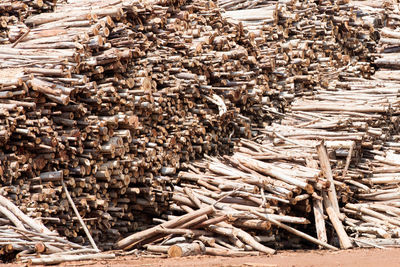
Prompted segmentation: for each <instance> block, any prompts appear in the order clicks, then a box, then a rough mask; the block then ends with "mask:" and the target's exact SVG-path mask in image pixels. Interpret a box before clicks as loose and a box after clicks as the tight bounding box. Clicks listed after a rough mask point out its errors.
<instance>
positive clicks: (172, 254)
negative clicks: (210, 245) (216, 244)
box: [168, 241, 206, 258]
mask: <svg viewBox="0 0 400 267" xmlns="http://www.w3.org/2000/svg"><path fill="white" fill-rule="evenodd" d="M205 250H206V247H205V246H204V244H203V243H202V242H200V241H195V242H193V243H181V244H176V245H173V246H171V247H170V248H169V249H168V257H169V258H176V257H186V256H193V255H200V254H203V253H204V252H205Z"/></svg>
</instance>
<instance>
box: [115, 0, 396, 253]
mask: <svg viewBox="0 0 400 267" xmlns="http://www.w3.org/2000/svg"><path fill="white" fill-rule="evenodd" d="M221 2H222V1H220V3H221ZM231 2H232V3H242V4H243V6H245V7H246V8H248V7H249V6H250V3H251V4H252V5H253V4H254V3H256V2H257V3H260V5H261V6H262V7H259V8H258V12H257V9H255V10H252V14H260V16H258V17H256V16H255V15H253V17H252V18H254V17H256V18H257V19H254V20H253V19H248V20H247V19H245V16H244V14H246V13H250V11H249V10H248V9H244V10H243V11H240V12H238V13H234V12H233V11H237V10H240V9H238V8H237V7H236V5H233V6H232V8H230V9H231V10H233V11H232V12H231V13H230V14H231V15H230V16H231V17H234V16H233V15H232V14H237V16H236V17H237V20H241V21H242V22H244V21H246V20H247V21H246V23H244V25H246V24H247V26H245V27H249V28H253V29H256V30H257V32H258V30H259V29H260V28H262V27H263V26H259V24H262V25H265V24H268V23H272V21H271V22H267V21H268V20H267V19H264V18H262V15H261V14H265V13H262V12H260V9H264V11H265V10H268V4H270V1H260V2H258V1H254V2H250V1H248V2H246V1H231ZM223 3H225V4H226V5H227V6H228V3H230V1H224V2H223ZM246 3H248V5H247V4H246ZM380 4H381V5H380V6H378V3H376V2H368V1H365V2H364V1H360V2H359V1H356V2H352V3H350V4H349V5H350V9H351V6H355V7H353V8H354V9H356V10H359V11H358V12H356V14H357V17H358V19H360V20H362V21H363V22H364V23H365V25H364V26H363V29H365V30H367V31H370V32H371V33H372V35H371V36H370V38H372V39H371V40H368V41H367V43H366V47H368V46H370V47H372V43H371V42H372V41H374V40H377V41H379V42H378V46H377V50H376V51H373V50H372V51H371V50H370V49H368V51H369V52H365V53H364V54H360V55H356V54H352V56H353V60H354V58H356V57H357V58H358V59H365V60H366V61H365V62H356V63H355V64H349V65H348V66H345V67H343V68H339V69H336V71H335V69H334V68H332V69H330V70H329V68H328V69H325V71H326V72H325V71H322V72H321V77H323V78H324V81H325V84H321V86H316V87H314V89H313V90H312V91H310V90H305V91H304V93H302V92H301V90H300V91H297V93H296V94H295V96H294V101H293V102H292V103H291V105H290V106H289V107H288V108H287V111H288V112H285V113H284V114H280V115H281V119H280V120H279V121H276V122H274V123H272V124H271V125H268V126H266V127H263V128H258V129H257V131H258V133H259V135H258V136H255V137H254V138H252V140H246V139H242V140H240V141H239V143H238V145H237V147H236V148H235V153H234V154H233V155H229V156H228V155H225V156H223V157H208V158H207V159H205V160H202V161H198V162H192V163H190V164H185V165H184V167H185V170H182V171H181V172H179V174H178V178H179V180H178V185H176V186H175V187H174V194H173V201H174V204H173V205H171V209H170V212H169V213H167V214H165V215H164V216H163V218H162V219H161V220H160V219H155V222H158V223H160V224H159V225H158V226H155V227H153V228H151V229H148V230H145V231H143V232H139V233H136V234H133V235H131V236H129V237H127V238H125V239H123V240H121V241H119V242H118V243H117V247H119V248H124V249H130V248H133V247H144V248H146V249H147V251H149V252H150V253H159V254H162V255H168V256H169V257H180V256H186V255H197V254H208V255H223V256H235V255H236V256H241V255H258V254H259V253H274V250H273V249H277V248H278V249H279V248H304V247H307V246H308V245H307V244H309V245H310V244H314V246H319V247H324V248H329V249H337V248H339V247H340V248H351V247H375V248H384V247H396V246H397V247H398V246H399V245H400V233H399V231H398V229H399V228H398V227H399V225H400V209H399V200H400V194H399V189H398V185H399V179H398V173H399V171H400V169H399V166H400V161H399V155H398V151H399V147H400V143H399V141H400V138H399V135H398V131H399V117H398V116H399V114H400V113H399V111H400V108H399V105H398V88H397V87H398V86H397V84H398V81H399V73H398V59H397V54H396V53H397V52H398V51H399V50H398V45H399V44H400V43H398V40H399V39H400V35H398V31H396V30H395V29H396V27H397V26H396V25H397V24H396V19H397V16H396V13H394V12H395V11H394V10H395V9H394V7H393V6H390V5H389V6H387V3H383V2H380ZM234 7H235V8H234ZM251 7H254V6H251ZM339 9H340V10H346V9H344V8H339ZM329 10H332V9H329ZM385 11H387V12H385ZM227 13H228V12H227ZM300 13H301V12H300ZM239 14H240V15H239ZM301 14H302V13H301ZM337 19H338V18H336V20H337ZM259 20H263V22H262V23H260V21H259ZM254 21H256V22H254ZM357 23H359V22H355V21H352V20H351V19H350V20H348V21H347V23H346V24H345V25H347V26H350V25H356V24H357ZM310 28H311V29H315V27H310ZM372 29H374V30H373V31H372ZM367 31H366V32H367ZM366 32H363V31H360V32H359V34H360V35H361V36H365V33H366ZM385 37H390V40H388V39H387V38H385ZM289 39H290V37H289ZM379 39H380V40H379ZM353 48H355V47H353ZM345 49H346V48H345ZM347 49H349V50H350V49H351V47H347ZM307 51H308V50H307ZM335 51H337V50H335ZM351 53H357V51H353V52H351ZM279 55H280V53H278V56H279ZM330 59H332V58H330ZM351 61H352V60H350V61H349V63H351ZM328 70H329V71H328ZM324 75H326V76H324ZM329 77H332V79H327V78H329ZM296 88H297V89H299V87H296ZM294 92H295V91H294ZM276 114H278V112H276ZM253 129H254V128H253ZM205 215H206V216H205ZM326 221H329V223H327V222H326ZM280 228H283V229H280ZM288 232H289V233H290V234H288ZM246 233H247V234H249V233H250V236H248V235H246ZM306 242H307V243H306Z"/></svg>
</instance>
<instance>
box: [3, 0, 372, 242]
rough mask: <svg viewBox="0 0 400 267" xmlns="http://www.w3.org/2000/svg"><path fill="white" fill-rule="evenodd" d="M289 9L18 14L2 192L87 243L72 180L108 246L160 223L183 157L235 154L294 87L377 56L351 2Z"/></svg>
mask: <svg viewBox="0 0 400 267" xmlns="http://www.w3.org/2000/svg"><path fill="white" fill-rule="evenodd" d="M14 2H15V3H17V2H18V1H13V2H12V3H14ZM19 2H32V1H19ZM37 2H42V1H37ZM50 2H51V1H44V3H50ZM275 6H276V5H274V7H275ZM277 7H278V8H276V9H275V8H274V9H271V8H270V7H267V9H268V10H272V11H271V12H267V13H266V14H267V15H265V16H267V17H263V18H261V19H260V20H261V21H260V22H259V23H254V20H251V21H252V23H253V24H255V25H252V23H245V22H243V23H239V24H237V22H238V20H239V21H240V20H242V21H243V20H245V16H242V14H241V13H239V15H238V16H236V17H239V19H233V21H230V20H231V18H232V15H230V16H228V15H227V14H223V15H221V12H220V9H218V8H217V7H216V6H215V4H214V3H213V2H209V1H200V0H196V1H188V2H185V1H172V0H171V1H154V2H148V1H135V0H123V1H94V0H79V1H68V2H67V3H63V4H60V5H59V6H57V8H56V11H55V12H54V13H42V14H38V15H33V16H29V17H26V18H25V15H24V14H25V13H24V12H21V13H18V12H17V13H15V14H14V13H12V12H11V11H8V12H10V16H11V17H12V16H16V19H15V20H16V22H18V25H20V26H21V27H19V26H18V27H14V28H10V27H8V26H7V27H6V28H5V29H4V30H3V28H2V29H1V37H0V38H3V39H1V40H2V41H1V42H2V43H3V45H2V46H0V59H1V61H0V88H1V91H0V115H1V117H2V120H1V123H0V145H1V148H2V151H1V152H0V160H1V164H2V165H1V166H2V167H1V169H0V170H1V171H0V178H1V181H2V188H3V193H4V194H6V195H7V197H8V198H9V199H12V200H13V201H14V203H16V204H17V205H18V206H19V207H20V208H21V209H22V210H23V211H25V212H27V213H29V214H30V215H31V216H34V217H40V218H42V220H43V221H44V222H45V223H46V224H48V225H49V227H50V228H51V229H52V230H53V229H54V230H57V231H59V232H60V233H61V234H63V235H65V236H67V237H69V238H70V239H71V240H73V241H75V242H84V238H83V237H82V235H81V234H82V228H81V227H82V226H81V224H80V223H79V216H77V215H76V214H75V213H74V212H73V208H72V207H71V205H70V203H69V202H68V201H67V196H66V194H65V192H64V190H63V188H62V182H64V183H65V184H66V186H67V187H68V190H69V191H70V192H71V196H72V198H73V200H74V203H75V205H76V207H77V209H78V210H79V213H80V216H82V217H83V220H84V221H85V223H86V225H87V228H89V231H90V233H91V234H92V236H93V238H94V240H95V241H100V240H102V241H105V242H102V246H103V248H110V247H111V246H112V245H113V242H114V240H116V239H118V238H120V237H121V235H126V234H128V233H130V232H133V231H137V230H141V229H143V228H144V227H147V226H148V224H151V223H152V221H151V217H154V216H156V215H160V214H166V213H167V211H168V210H169V205H170V204H171V203H170V200H171V199H172V198H173V197H174V196H175V194H174V192H175V191H174V190H173V189H172V188H173V184H176V182H177V180H178V177H173V175H174V174H175V173H176V172H177V170H178V169H180V168H181V163H182V162H186V161H189V160H193V159H195V158H198V157H201V156H202V155H204V154H207V155H215V154H218V153H221V154H229V153H231V152H232V151H233V141H232V140H233V138H234V137H237V136H247V137H250V136H251V130H252V128H251V127H254V126H263V125H264V124H265V122H268V121H267V120H266V119H267V118H270V117H276V116H278V117H279V116H280V113H279V110H283V109H285V108H286V107H287V106H288V104H287V102H288V101H291V100H292V99H293V97H294V96H295V95H302V94H306V93H307V91H308V89H310V88H311V87H316V88H318V87H321V88H325V87H327V85H325V83H324V79H323V78H326V77H328V76H323V75H325V74H324V73H326V72H329V75H330V76H332V77H336V76H337V75H338V73H339V72H340V70H341V69H340V68H339V67H341V66H344V65H346V64H348V63H349V62H350V61H351V60H350V59H352V58H353V59H357V60H358V59H361V60H368V58H369V56H368V52H369V49H370V46H371V45H372V42H371V40H372V39H371V38H372V37H371V35H368V34H367V33H369V32H370V30H371V28H368V27H367V28H365V26H364V24H363V22H362V21H355V20H354V19H353V15H352V14H353V13H352V12H351V8H350V7H349V6H348V5H345V4H343V5H336V4H334V3H331V2H324V3H323V5H318V4H317V3H316V2H315V3H314V2H310V3H309V6H307V5H306V4H302V3H297V4H296V3H294V2H290V3H287V4H282V5H278V6H277ZM29 10H30V9H29V8H28V11H29ZM299 11H301V12H299ZM335 11H340V12H342V13H343V14H342V13H341V16H342V17H343V18H345V19H340V18H339V17H336V15H334V14H335ZM33 13H40V12H33ZM13 14H14V15H13ZM315 14H319V15H318V16H314V15H315ZM18 16H20V18H19V17H18ZM228 17H230V18H228ZM302 21H305V22H306V24H303V23H302ZM322 22H323V25H320V24H321V23H322ZM307 25H308V26H307ZM356 33H357V34H356ZM339 37H340V38H339ZM338 39H340V41H338ZM350 46H357V47H358V48H359V49H358V50H353V49H351V48H352V47H350ZM311 48H312V49H311ZM303 50H306V52H304V51H303ZM307 51H309V52H308V53H307ZM364 67H365V68H364ZM354 69H355V70H357V71H359V72H360V73H364V72H365V73H368V71H369V65H368V64H361V63H359V64H355V66H354ZM335 75H336V76H335ZM276 108H278V110H277V109H276ZM253 130H255V128H253ZM171 176H172V177H171ZM206 182H207V181H206ZM228 184H229V183H228ZM214 187H215V185H214ZM281 187H282V188H283V189H285V190H283V189H282V190H283V191H282V192H285V193H286V194H290V192H292V191H291V190H295V189H296V190H295V191H294V192H297V193H299V192H298V191H299V189H297V185H293V184H290V183H289V184H288V185H282V186H281ZM246 188H247V187H246ZM300 189H301V190H305V191H306V192H307V193H310V194H312V191H313V189H312V186H310V185H309V184H308V183H306V184H304V182H303V183H301V186H300ZM176 190H179V187H176ZM182 190H183V189H182ZM246 190H247V189H246ZM301 190H300V191H301ZM244 192H247V193H248V191H244ZM279 192H280V191H279ZM282 192H281V193H282ZM292 195H293V192H292ZM300 195H301V194H300ZM276 197H277V198H278V199H279V200H282V199H283V198H282V197H283V196H282V195H279V194H278V196H276ZM304 197H306V196H304ZM302 198H303V197H300V198H298V201H300V200H301V199H302ZM278 199H276V201H279V200H278ZM299 199H300V200H299ZM288 201H289V203H290V200H288V199H286V200H285V201H284V202H288ZM306 202H307V201H306V199H304V203H306ZM286 204H287V203H286ZM189 207H190V205H189ZM304 208H305V209H307V208H309V206H307V205H305V206H304ZM251 216H256V215H251ZM203 218H204V217H203ZM253 219H254V218H253Z"/></svg>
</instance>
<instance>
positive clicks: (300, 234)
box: [252, 211, 338, 250]
mask: <svg viewBox="0 0 400 267" xmlns="http://www.w3.org/2000/svg"><path fill="white" fill-rule="evenodd" d="M252 213H253V214H255V215H257V216H258V217H260V218H261V219H264V220H267V221H270V222H271V223H273V224H275V225H276V226H278V227H281V228H283V229H285V230H286V231H288V232H291V233H292V234H295V235H298V236H300V237H302V238H304V239H306V240H308V241H311V242H313V243H314V244H317V245H320V246H323V247H325V248H328V249H333V250H338V248H337V247H334V246H331V245H329V244H328V243H326V242H323V241H320V240H318V239H316V238H314V237H312V236H309V235H307V234H305V233H303V232H301V231H299V230H297V229H294V228H292V227H290V226H288V225H286V224H283V223H281V222H278V221H276V220H274V219H271V218H268V217H267V216H266V215H264V214H261V213H259V212H257V211H252Z"/></svg>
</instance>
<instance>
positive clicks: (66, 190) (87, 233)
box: [61, 181, 100, 251]
mask: <svg viewBox="0 0 400 267" xmlns="http://www.w3.org/2000/svg"><path fill="white" fill-rule="evenodd" d="M61 184H62V187H63V189H64V191H65V195H66V196H67V199H68V202H69V204H71V206H72V209H73V210H74V212H75V215H76V217H78V220H79V222H80V224H81V225H82V228H83V230H84V231H85V233H86V236H87V237H88V238H89V242H90V244H91V245H92V247H93V248H94V249H95V250H97V251H100V250H99V249H98V247H97V245H96V243H95V242H94V240H93V237H92V235H91V234H90V232H89V229H87V227H86V224H85V222H84V221H83V220H82V217H81V215H80V214H79V211H78V209H77V208H76V206H75V203H74V201H73V200H72V198H71V195H70V194H69V192H68V189H67V187H66V186H65V183H64V181H61Z"/></svg>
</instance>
